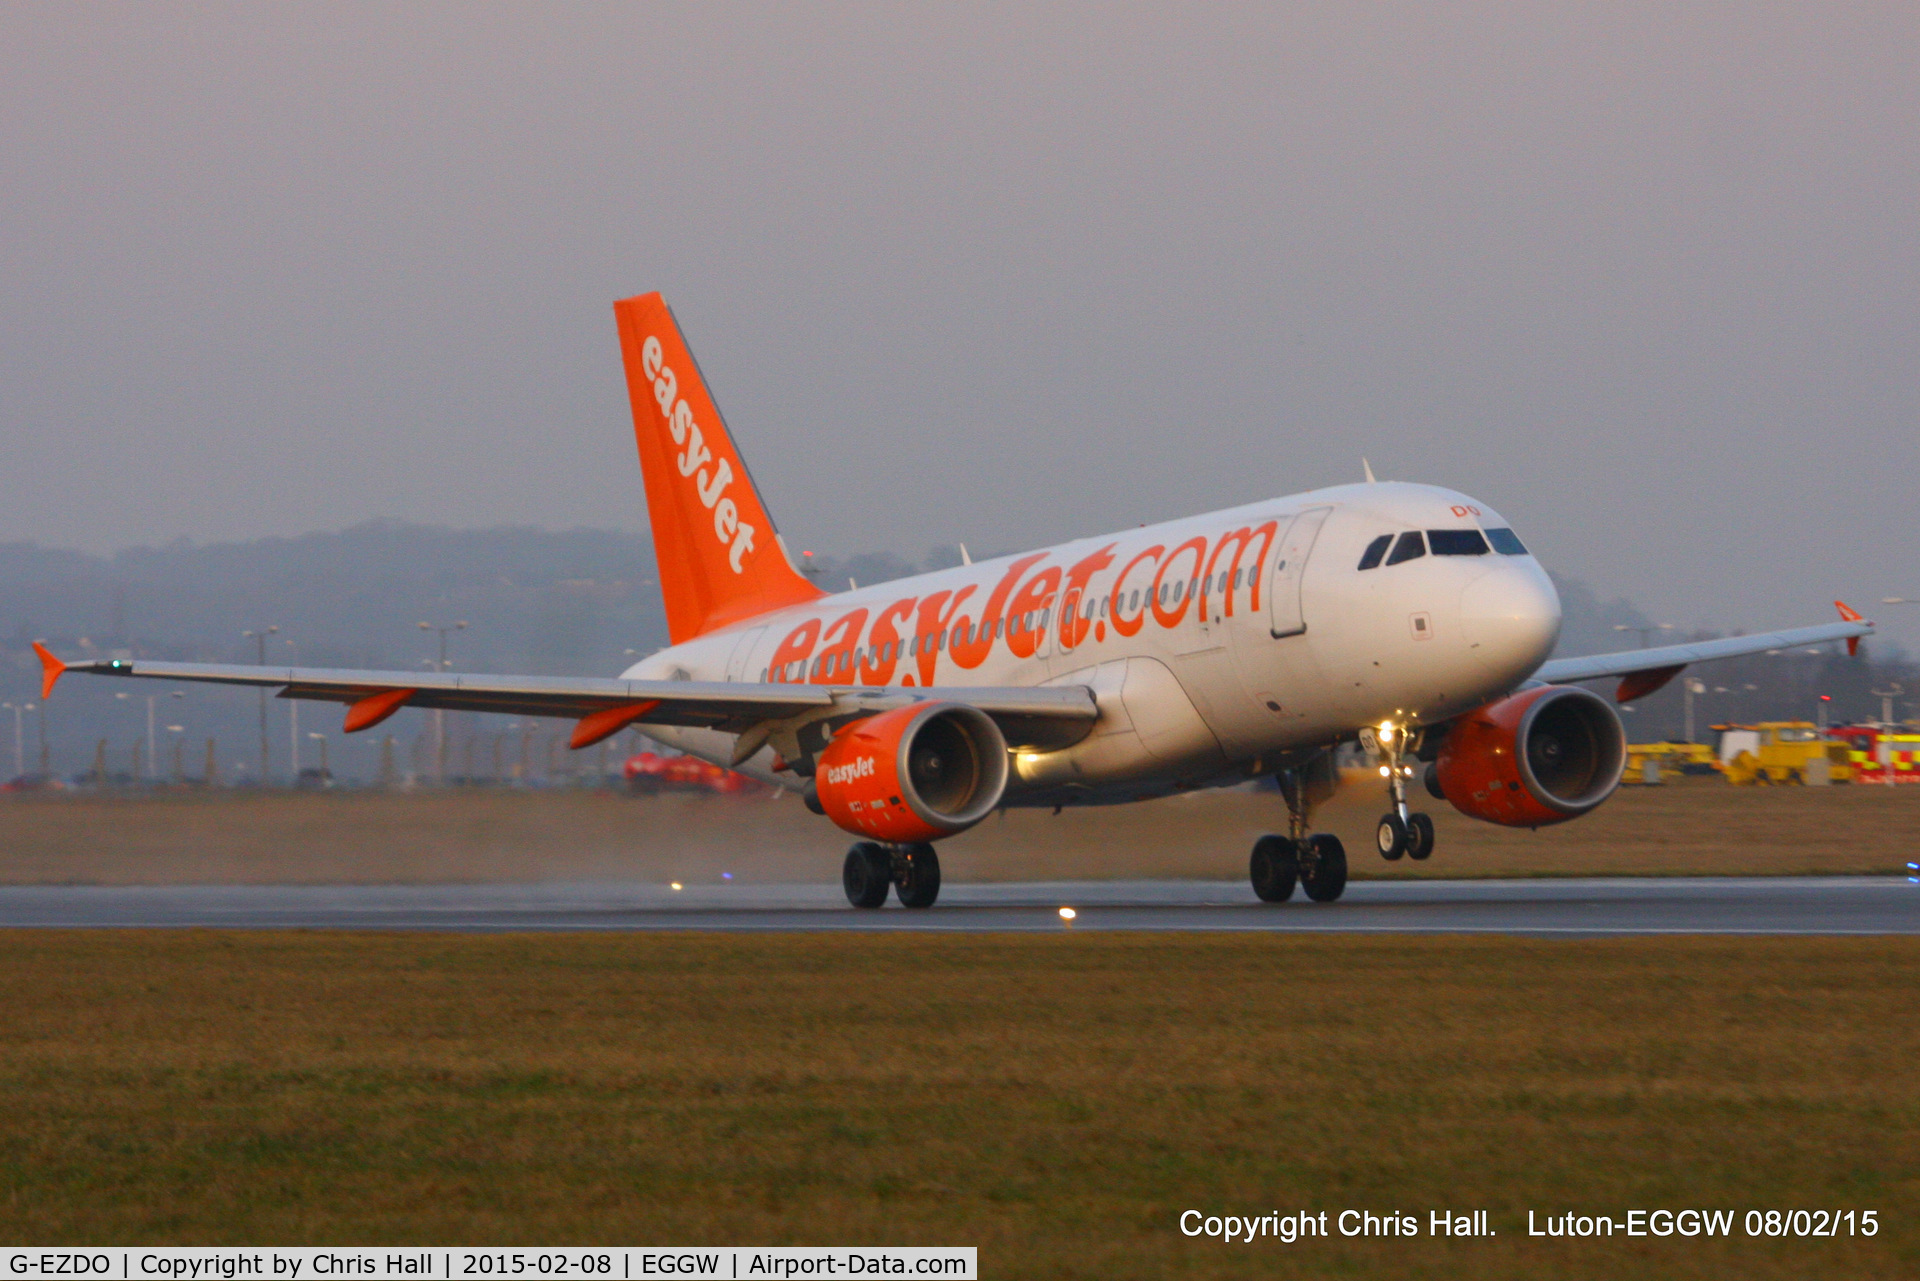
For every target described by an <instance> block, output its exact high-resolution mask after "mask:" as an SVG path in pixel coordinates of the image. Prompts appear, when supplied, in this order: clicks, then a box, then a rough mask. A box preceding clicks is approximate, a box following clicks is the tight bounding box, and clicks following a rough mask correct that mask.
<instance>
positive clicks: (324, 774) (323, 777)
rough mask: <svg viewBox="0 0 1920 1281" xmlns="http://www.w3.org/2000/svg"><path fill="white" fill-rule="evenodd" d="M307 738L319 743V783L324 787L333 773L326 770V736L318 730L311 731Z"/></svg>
mask: <svg viewBox="0 0 1920 1281" xmlns="http://www.w3.org/2000/svg"><path fill="white" fill-rule="evenodd" d="M307 737H308V738H313V739H318V740H319V741H320V782H321V784H322V785H325V784H326V782H327V781H328V780H329V779H330V778H332V776H333V772H332V771H331V770H330V769H328V768H327V736H326V735H325V734H322V733H320V732H319V731H318V730H313V731H309V732H308V734H307Z"/></svg>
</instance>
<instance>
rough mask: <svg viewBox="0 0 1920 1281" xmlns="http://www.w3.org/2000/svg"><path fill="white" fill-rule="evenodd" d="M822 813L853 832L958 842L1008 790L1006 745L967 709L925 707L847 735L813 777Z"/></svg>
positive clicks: (885, 715)
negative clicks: (959, 834)
mask: <svg viewBox="0 0 1920 1281" xmlns="http://www.w3.org/2000/svg"><path fill="white" fill-rule="evenodd" d="M813 783H814V790H815V792H816V794H817V795H818V797H819V800H820V808H821V809H822V810H824V811H825V812H826V815H827V817H828V818H830V819H832V820H833V821H834V822H835V823H838V824H839V825H840V826H841V827H843V828H845V829H846V830H847V831H849V832H853V833H855V834H857V835H860V836H867V837H872V838H874V839H875V840H881V841H890V842H892V843H894V844H899V845H907V844H913V843H915V842H918V841H932V840H938V839H939V838H940V837H942V836H952V835H953V834H954V833H955V832H960V831H964V830H966V829H967V828H969V827H972V826H973V825H974V824H975V823H978V822H979V821H980V820H981V819H983V818H985V817H986V816H987V815H989V814H991V813H992V812H993V807H994V806H996V805H998V804H999V803H1000V797H1001V796H1002V795H1003V794H1004V793H1005V792H1006V790H1007V741H1006V739H1004V738H1002V737H1001V735H1000V727H999V726H998V725H995V724H994V723H993V719H992V718H991V717H989V716H988V715H987V714H986V713H985V712H983V711H981V710H980V709H979V708H977V707H968V706H967V705H966V704H964V703H918V704H915V705H913V706H910V707H896V708H895V709H894V710H892V711H890V712H882V713H880V714H879V715H878V716H869V717H868V718H867V719H865V720H862V721H855V722H854V723H853V724H851V725H849V726H847V727H846V728H845V729H843V730H841V731H840V733H839V734H838V735H836V736H835V737H834V740H833V741H832V742H831V743H829V744H827V749H826V750H825V751H824V752H822V753H820V760H819V763H818V765H817V767H816V768H815V770H814V774H813Z"/></svg>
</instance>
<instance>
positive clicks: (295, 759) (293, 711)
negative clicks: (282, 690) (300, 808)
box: [287, 640, 300, 787]
mask: <svg viewBox="0 0 1920 1281" xmlns="http://www.w3.org/2000/svg"><path fill="white" fill-rule="evenodd" d="M287 648H288V649H290V650H292V651H293V665H294V666H295V667H298V666H300V647H299V646H298V645H296V644H294V643H293V642H292V641H291V640H289V641H288V642H287ZM287 742H288V743H289V744H290V745H291V746H290V748H289V754H290V756H291V761H290V765H291V768H292V770H293V785H294V786H295V787H298V786H300V700H299V699H297V698H290V699H288V700H287Z"/></svg>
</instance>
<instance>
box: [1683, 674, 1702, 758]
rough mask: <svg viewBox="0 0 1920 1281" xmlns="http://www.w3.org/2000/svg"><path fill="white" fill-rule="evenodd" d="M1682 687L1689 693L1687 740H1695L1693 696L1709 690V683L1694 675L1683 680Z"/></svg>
mask: <svg viewBox="0 0 1920 1281" xmlns="http://www.w3.org/2000/svg"><path fill="white" fill-rule="evenodd" d="M1681 688H1682V689H1684V690H1685V691H1686V694H1687V741H1688V742H1689V743H1691V742H1693V696H1694V695H1695V694H1704V693H1706V692H1707V683H1706V682H1705V681H1703V680H1698V679H1696V678H1694V677H1692V676H1689V677H1687V679H1686V680H1685V681H1684V682H1682V684H1681Z"/></svg>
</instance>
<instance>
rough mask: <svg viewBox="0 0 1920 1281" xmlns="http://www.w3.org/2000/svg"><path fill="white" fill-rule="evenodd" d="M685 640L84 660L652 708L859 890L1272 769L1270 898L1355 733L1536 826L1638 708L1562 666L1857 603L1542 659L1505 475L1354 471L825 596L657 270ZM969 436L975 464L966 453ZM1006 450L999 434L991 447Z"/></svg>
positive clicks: (1419, 853) (1614, 768)
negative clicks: (588, 669) (1032, 816)
mask: <svg viewBox="0 0 1920 1281" xmlns="http://www.w3.org/2000/svg"><path fill="white" fill-rule="evenodd" d="M614 311H615V316H616V320H617V322H618V327H619V332H620V340H621V348H622V353H623V357H624V359H625V363H626V373H627V385H628V392H629V396H630V399H631V402H632V411H633V422H634V432H635V440H636V443H637V445H638V448H639V453H640V463H641V474H642V479H643V481H644V483H645V486H646V494H647V508H648V514H649V517H650V519H651V522H652V526H653V533H654V544H655V554H656V556H657V557H658V560H659V569H660V581H661V589H662V593H663V595H664V597H665V603H666V614H667V624H668V631H669V636H670V639H671V641H672V644H671V646H670V647H669V648H667V649H665V650H662V651H660V652H659V653H656V654H653V655H651V656H649V657H647V658H645V659H643V660H641V661H640V662H638V663H636V664H634V665H633V666H632V667H631V668H629V669H628V670H627V671H626V672H624V673H623V674H622V675H621V676H619V677H617V678H610V679H602V680H592V679H578V678H557V677H542V676H482V675H473V674H468V673H456V672H433V673H419V672H377V671H356V670H351V669H328V668H266V667H260V666H244V665H238V664H234V665H225V664H196V663H165V662H149V661H147V660H145V659H109V660H101V661H97V662H88V663H75V664H72V665H71V666H69V665H67V664H64V663H62V662H61V660H60V659H59V658H58V657H56V656H55V655H53V654H52V653H50V652H48V651H47V650H46V649H45V647H44V646H39V647H37V649H38V652H39V654H40V658H41V662H42V664H43V665H44V678H43V679H44V688H45V691H46V692H51V690H52V687H53V684H54V682H55V681H56V680H58V679H59V677H60V675H61V673H62V672H63V671H68V670H72V671H77V672H87V673H91V674H95V675H103V676H109V677H121V678H128V677H132V678H158V679H164V680H170V681H213V682H221V683H226V684H233V685H251V686H264V687H271V688H277V689H278V690H279V693H280V696H281V697H285V698H305V699H320V700H329V701H334V702H340V703H345V704H347V705H348V706H347V712H346V720H345V725H344V728H345V730H346V731H347V732H349V733H351V732H354V731H358V730H363V729H367V728H370V727H372V726H374V725H377V724H379V723H380V722H381V721H383V720H385V719H386V718H387V717H389V716H391V715H393V714H394V713H395V712H397V711H399V710H400V709H401V708H402V707H418V708H447V709H457V710H466V711H482V712H502V713H508V714H511V715H516V716H560V717H568V718H572V719H574V720H575V721H576V722H577V723H576V725H575V728H574V732H573V735H572V740H571V742H572V745H573V746H574V747H575V748H581V747H587V746H590V745H592V744H594V743H597V742H600V741H601V740H603V739H605V738H607V737H609V736H611V735H613V734H616V733H618V732H619V731H621V730H623V729H625V728H627V727H628V726H630V725H638V726H643V727H645V729H646V732H647V734H648V735H649V736H650V737H652V738H655V739H657V740H659V741H662V742H665V743H667V744H669V745H671V746H673V747H677V748H679V749H681V750H683V751H686V752H688V753H691V754H692V755H695V756H699V757H701V758H703V759H706V760H708V761H712V762H714V763H715V764H719V765H726V766H729V767H731V768H734V769H737V770H739V771H741V772H742V773H745V774H747V775H749V776H751V777H754V778H758V779H761V780H763V781H765V782H767V783H770V784H776V785H779V786H782V787H786V788H791V789H794V790H797V791H799V792H800V793H801V794H802V795H803V796H804V797H805V798H806V801H807V803H808V805H809V806H810V807H811V808H813V809H814V810H815V811H816V812H818V813H820V814H823V815H825V816H826V817H828V818H830V819H831V820H832V821H833V822H834V823H835V824H837V825H838V826H839V827H841V828H842V829H844V830H846V831H847V832H850V833H852V834H853V835H855V836H856V837H857V838H859V839H858V840H857V841H856V843H855V844H854V845H853V847H852V849H850V850H849V851H848V854H847V858H846V862H845V865H844V875H843V884H844V888H845V890H846V893H847V897H848V900H849V901H850V902H852V903H854V904H855V905H856V906H859V907H867V908H872V907H879V906H880V905H881V904H883V903H884V902H885V901H886V899H887V897H888V895H889V892H890V891H891V892H897V895H898V898H899V901H900V902H901V903H902V904H904V905H906V906H909V907H928V906H930V905H931V904H932V903H933V901H934V899H935V898H936V897H937V896H938V894H939V888H940V864H939V858H938V856H937V854H936V852H935V849H934V845H933V842H935V841H936V840H939V839H941V838H943V837H947V836H951V835H954V834H955V833H958V832H963V831H965V830H966V829H967V828H969V827H971V826H972V825H974V824H975V823H977V822H979V821H980V820H981V819H982V818H984V817H986V816H987V815H988V814H990V813H992V812H993V811H994V810H996V809H998V808H1001V807H1003V806H1016V805H1017V806H1048V807H1065V806H1071V805H1106V804H1117V803H1121V802H1126V801H1133V800H1140V799H1145V798H1149V797H1156V796H1166V795H1170V794H1173V793H1178V792H1184V791H1191V790H1194V789H1197V788H1205V787H1214V786H1221V785H1225V784H1230V783H1235V782H1240V781H1244V780H1246V779H1249V778H1259V777H1263V776H1272V777H1273V778H1274V779H1275V780H1276V781H1277V782H1278V784H1279V790H1280V793H1281V795H1282V797H1283V798H1284V800H1285V801H1286V805H1287V830H1286V831H1285V832H1284V833H1276V834H1274V835H1270V836H1266V837H1263V838H1262V839H1261V840H1259V841H1258V842H1256V844H1255V845H1254V847H1253V850H1252V852H1251V856H1250V858H1249V863H1248V875H1249V880H1250V881H1251V882H1252V886H1253V889H1254V892H1255V893H1256V894H1257V895H1258V896H1259V897H1260V898H1261V899H1263V900H1266V901H1269V902H1279V901H1284V900H1286V899H1289V898H1291V897H1292V896H1293V894H1294V892H1295V890H1296V889H1300V890H1303V891H1304V892H1305V894H1306V896H1307V897H1308V898H1310V899H1313V900H1316V901H1321V902H1328V901H1332V900H1334V899H1337V898H1339V897H1340V895H1341V893H1342V891H1343V890H1344V889H1345V886H1346V881H1347V855H1346V851H1345V849H1344V848H1343V847H1342V845H1341V843H1340V841H1339V840H1338V839H1337V838H1336V837H1334V836H1333V835H1332V834H1330V833H1324V832H1322V833H1316V832H1313V831H1312V830H1311V827H1312V813H1313V808H1314V805H1315V804H1316V802H1317V801H1318V800H1319V799H1321V798H1323V797H1324V796H1325V795H1326V794H1327V791H1328V790H1329V789H1330V788H1331V786H1332V785H1333V784H1332V779H1333V776H1334V771H1333V753H1334V749H1335V748H1336V747H1338V746H1339V745H1340V744H1342V743H1346V742H1351V741H1354V740H1355V739H1358V740H1359V741H1361V742H1362V743H1363V744H1364V745H1365V746H1366V747H1367V749H1368V750H1369V751H1370V752H1373V753H1374V754H1375V755H1376V757H1377V758H1378V761H1379V764H1378V766H1377V768H1378V770H1379V777H1380V780H1381V784H1382V788H1383V791H1384V792H1385V794H1386V795H1385V799H1386V806H1387V808H1386V812H1385V813H1384V814H1383V815H1382V816H1381V818H1380V821H1379V824H1378V825H1377V828H1376V846H1377V852H1378V853H1379V854H1380V855H1381V856H1382V857H1383V858H1386V859H1389V860H1392V859H1399V858H1402V857H1407V858H1414V859H1424V858H1427V857H1428V856H1430V855H1431V854H1432V853H1433V831H1434V829H1433V823H1432V821H1431V819H1430V818H1429V817H1428V816H1427V815H1426V814H1424V813H1421V812H1419V811H1416V810H1415V809H1413V807H1412V805H1411V804H1410V803H1409V799H1408V791H1409V788H1408V784H1409V782H1410V781H1412V780H1413V778H1414V777H1415V775H1416V772H1417V766H1418V765H1420V764H1423V763H1424V764H1425V765H1427V766H1428V767H1429V768H1428V769H1427V770H1426V771H1425V777H1426V783H1427V788H1428V790H1429V792H1431V793H1432V794H1433V795H1434V796H1436V797H1443V798H1444V799H1446V800H1447V801H1448V802H1449V803H1451V804H1452V805H1454V806H1455V807H1456V808H1458V809H1459V810H1461V811H1462V812H1464V813H1467V814H1470V815H1472V816H1473V817H1475V818H1479V819H1483V820H1485V821H1487V822H1491V823H1498V824H1504V825H1508V826H1514V827H1530V828H1537V827H1541V826H1545V825H1548V824H1552V823H1561V822H1565V821H1567V820H1569V819H1573V818H1577V817H1579V816H1580V815H1582V814H1586V813H1588V812H1590V811H1591V810H1592V809H1593V808H1594V807H1595V806H1597V805H1599V804H1601V803H1602V802H1603V801H1605V800H1606V799H1607V797H1608V796H1610V795H1611V794H1612V793H1613V791H1614V789H1615V787H1616V786H1617V785H1618V784H1619V781H1620V775H1621V771H1622V770H1623V769H1624V767H1625V764H1626V737H1625V734H1624V732H1623V730H1622V729H1621V725H1620V719H1619V716H1618V715H1617V714H1616V713H1615V712H1614V710H1613V708H1612V706H1611V705H1610V704H1609V703H1608V701H1607V700H1606V699H1604V698H1602V697H1601V696H1600V695H1598V694H1596V693H1594V692H1593V691H1591V690H1588V689H1586V688H1583V687H1581V686H1579V685H1576V684H1573V683H1572V682H1577V681H1587V680H1597V679H1601V678H1615V677H1618V678H1620V683H1619V686H1618V688H1617V689H1616V691H1615V695H1614V697H1615V699H1616V700H1617V701H1620V702H1625V701H1629V700H1631V699H1634V698H1638V697H1641V696H1643V695H1645V694H1649V693H1651V692H1653V691H1654V690H1656V689H1659V688H1660V687H1661V686H1662V685H1664V684H1665V683H1666V682H1667V681H1669V680H1671V679H1672V678H1673V677H1674V676H1675V675H1677V674H1678V673H1679V672H1680V671H1681V670H1682V668H1684V667H1685V666H1687V665H1688V664H1690V663H1697V662H1705V661H1708V660H1711V659H1715V658H1726V657H1733V656H1736V655H1740V654H1748V653H1755V652H1759V651H1761V650H1765V649H1771V648H1782V647H1786V646H1790V645H1810V644H1817V643H1819V642H1823V641H1846V642H1848V643H1849V644H1850V645H1851V644H1853V643H1855V642H1857V640H1858V638H1859V637H1861V636H1864V635H1867V634H1868V633H1870V632H1871V631H1872V625H1871V624H1870V623H1868V622H1866V621H1864V620H1863V619H1861V617H1860V616H1859V615H1858V614H1856V613H1854V612H1853V611H1851V610H1849V609H1847V608H1846V607H1845V606H1844V605H1842V606H1841V607H1840V610H1841V621H1839V622H1837V623H1828V624H1825V625H1821V626H1814V627H1803V628H1796V629H1792V630H1788V631H1780V632H1770V633H1765V634H1761V635H1753V636H1741V637H1729V638H1726V639H1722V640H1714V641H1701V642H1694V643H1689V644H1682V645H1669V646H1663V647H1659V648H1654V649H1642V650H1635V651H1631V652H1627V653H1616V654H1601V655H1595V656H1591V657H1585V658H1563V659H1554V660H1549V659H1548V654H1549V652H1550V651H1551V650H1552V648H1553V645H1554V641H1555V639H1556V637H1557V635H1558V632H1559V626H1560V602H1559V597H1558V596H1557V594H1556V593H1555V591H1554V587H1553V584H1552V582H1551V580H1550V579H1549V578H1548V577H1547V573H1546V571H1545V569H1543V568H1542V567H1541V565H1540V564H1539V562H1538V561H1536V560H1535V559H1534V557H1533V556H1532V555H1531V554H1529V552H1528V551H1527V548H1526V546H1525V545H1524V544H1523V543H1522V542H1521V540H1520V538H1519V536H1518V535H1517V534H1516V533H1515V532H1514V530H1513V528H1512V527H1511V525H1510V524H1509V523H1508V522H1507V521H1505V520H1503V519H1501V517H1500V516H1499V515H1498V514H1497V513H1496V512H1495V511H1494V510H1493V509H1492V508H1491V507H1489V506H1487V505H1486V504H1485V503H1483V502H1480V501H1478V500H1476V499H1474V498H1471V497H1469V496H1468V495H1466V494H1463V493H1460V492H1458V491H1455V490H1450V489H1444V488H1441V487H1439V486H1434V485H1421V484H1405V483H1377V482H1375V481H1374V480H1373V478H1372V476H1371V474H1370V472H1369V474H1368V476H1367V481H1366V483H1363V484H1355V485H1340V486H1334V487H1330V488H1324V489H1316V490H1312V491H1309V492H1306V493H1299V494H1293V495H1290V496H1287V497H1279V498H1271V499H1267V500H1263V501H1260V502H1254V503H1249V504H1246V505H1243V506H1239V507H1234V508H1229V509H1226V510H1221V511H1215V512H1211V513H1208V514H1206V515H1201V516H1195V517H1190V518H1185V519H1179V520H1171V521H1166V522H1164V523H1161V524H1157V525H1150V526H1144V527H1140V528H1135V529H1129V530H1126V531H1124V532H1121V533H1116V534H1112V535H1107V536H1102V537H1098V538H1083V539H1078V540H1075V541H1073V542H1070V543H1065V544H1061V545H1058V546H1054V547H1047V548H1042V549H1039V550H1035V551H1031V552H1027V553H1024V554H1021V555H1016V556H1006V557H1001V558H999V559H996V560H992V561H986V562H981V563H978V564H965V565H961V566H958V567H955V568H953V569H948V570H942V571H939V572H937V573H931V574H923V575H920V576H918V577H915V578H909V579H903V580H899V581H896V582H892V583H886V584H883V585H880V586H878V587H872V588H866V589H856V590H852V591H848V592H844V593H839V594H836V595H828V594H826V593H825V592H822V591H821V590H820V589H819V588H818V587H816V586H814V584H812V583H811V582H809V581H808V580H807V579H806V578H805V576H804V575H802V574H801V573H800V572H798V571H797V570H796V569H795V568H794V565H793V563H792V561H791V559H790V558H789V557H788V555H787V551H786V548H785V546H784V545H783V544H782V542H781V541H780V539H779V536H778V535H777V534H776V533H775V531H774V527H773V523H772V520H771V519H770V517H769V515H768V513H767V510H766V507H765V505H764V504H763V502H762V500H761V497H760V494H759V492H758V490H757V489H756V488H755V486H754V484H753V481H752V479H751V477H750V476H749V475H748V472H747V468H746V464H745V462H744V461H743V460H742V458H741V455H740V452H739V450H738V449H737V448H736V447H735V445H734V442H733V439H732V436H731V434H730V433H729V432H728V430H727V428H726V426H725V424H724V423H723V422H722V420H721V417H720V413H719V410H718V408H717V407H716V406H715V404H714V401H713V399H712V397H711V396H710V395H709V393H708V391H707V388H706V386H705V384H704V382H703V381H702V378H701V375H700V372H699V367H698V366H697V365H696V364H695V362H694V360H693V356H692V353H691V351H690V350H689V349H688V347H687V345H686V342H685V340H684V338H683V337H682V335H681V332H680V328H679V325H678V322H677V321H676V320H675V319H674V317H673V315H672V313H671V312H670V311H669V310H668V308H667V305H666V303H665V301H664V300H663V299H662V298H661V297H660V296H659V295H658V294H649V295H646V296H644V297H640V298H630V299H627V300H624V301H622V302H619V303H616V304H615V307H614ZM950 465H952V466H955V467H958V468H965V467H967V466H969V465H972V461H971V460H968V459H965V458H961V459H957V460H952V461H951V463H950ZM991 465H994V466H1004V465H1005V460H1003V459H996V460H993V462H992V464H991Z"/></svg>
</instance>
